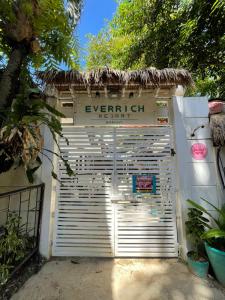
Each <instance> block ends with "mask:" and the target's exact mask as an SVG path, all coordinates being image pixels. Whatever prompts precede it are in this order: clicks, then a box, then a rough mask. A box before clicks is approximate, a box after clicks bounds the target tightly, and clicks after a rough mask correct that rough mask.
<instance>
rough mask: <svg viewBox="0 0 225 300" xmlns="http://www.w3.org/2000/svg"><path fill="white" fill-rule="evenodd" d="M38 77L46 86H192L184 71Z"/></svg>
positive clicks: (68, 73) (73, 72)
mask: <svg viewBox="0 0 225 300" xmlns="http://www.w3.org/2000/svg"><path fill="white" fill-rule="evenodd" d="M37 75H38V77H39V78H40V79H42V80H43V81H44V82H46V83H47V84H57V85H60V84H77V85H97V86H102V85H106V84H119V85H132V84H139V85H150V86H160V85H178V84H179V85H183V86H190V85H193V80H192V78H191V74H190V73H189V72H188V71H186V70H184V69H170V68H167V69H162V70H157V69H155V68H149V69H145V70H137V71H118V70H112V69H109V68H104V69H98V70H94V71H90V72H78V71H76V70H71V71H56V70H52V71H48V72H38V74H37Z"/></svg>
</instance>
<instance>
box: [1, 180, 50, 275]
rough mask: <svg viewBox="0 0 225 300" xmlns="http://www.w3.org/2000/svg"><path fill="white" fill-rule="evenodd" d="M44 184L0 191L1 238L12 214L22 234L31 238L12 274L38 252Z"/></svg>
mask: <svg viewBox="0 0 225 300" xmlns="http://www.w3.org/2000/svg"><path fill="white" fill-rule="evenodd" d="M43 196H44V184H38V185H33V186H29V187H25V188H19V189H16V190H13V191H9V192H4V193H0V239H1V237H3V236H4V234H5V226H6V224H7V222H9V219H10V218H11V217H12V216H15V217H16V218H17V219H18V220H19V222H18V230H19V232H20V234H21V235H23V236H26V237H27V238H28V239H29V247H28V249H27V251H26V254H25V256H24V258H23V259H22V260H21V261H20V262H19V263H18V264H16V265H15V268H14V270H12V272H11V274H10V275H11V276H13V274H15V273H16V272H18V270H19V269H20V268H21V267H22V266H23V265H24V264H25V263H26V262H27V261H28V260H29V259H30V258H31V257H32V256H34V255H35V254H36V253H37V252H38V248H39V239H40V222H41V214H42V206H43Z"/></svg>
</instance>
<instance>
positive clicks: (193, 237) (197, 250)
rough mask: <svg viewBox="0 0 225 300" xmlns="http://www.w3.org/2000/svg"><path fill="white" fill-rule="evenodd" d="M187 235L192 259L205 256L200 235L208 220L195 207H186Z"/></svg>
mask: <svg viewBox="0 0 225 300" xmlns="http://www.w3.org/2000/svg"><path fill="white" fill-rule="evenodd" d="M185 225H186V232H187V236H188V237H189V239H190V241H191V244H192V246H193V251H191V252H190V254H191V257H192V258H193V259H194V260H201V259H202V258H204V257H205V250H204V243H203V240H202V238H201V236H202V235H203V234H204V232H205V227H207V226H208V220H207V219H206V218H204V217H203V213H202V212H201V211H199V210H198V209H196V208H188V220H187V221H186V222H185Z"/></svg>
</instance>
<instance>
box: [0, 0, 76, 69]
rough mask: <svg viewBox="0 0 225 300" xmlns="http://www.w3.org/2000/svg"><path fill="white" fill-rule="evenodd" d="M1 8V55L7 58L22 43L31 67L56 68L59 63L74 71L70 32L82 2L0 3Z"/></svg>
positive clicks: (29, 0) (22, 0)
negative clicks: (26, 50) (27, 49)
mask: <svg viewBox="0 0 225 300" xmlns="http://www.w3.org/2000/svg"><path fill="white" fill-rule="evenodd" d="M0 7H1V10H0V52H3V53H5V54H6V55H10V52H11V50H12V48H13V47H14V46H16V44H17V43H22V42H24V41H25V42H26V46H27V47H29V52H28V53H27V58H28V59H29V60H30V61H31V62H32V64H33V66H34V67H40V66H43V67H47V68H50V67H55V66H58V63H60V62H61V61H63V62H64V63H65V64H66V65H69V66H70V67H77V62H78V60H77V58H78V55H77V43H76V40H75V39H74V36H73V32H74V28H75V25H76V23H77V20H78V18H79V15H80V9H81V1H78V0H71V1H63V0H38V1H36V0H20V1H19V0H16V1H15V0H7V1H6V0H0Z"/></svg>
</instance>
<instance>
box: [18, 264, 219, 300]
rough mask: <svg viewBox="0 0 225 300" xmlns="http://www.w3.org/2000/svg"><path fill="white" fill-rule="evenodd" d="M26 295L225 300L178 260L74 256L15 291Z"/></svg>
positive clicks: (52, 299)
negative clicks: (84, 257)
mask: <svg viewBox="0 0 225 300" xmlns="http://www.w3.org/2000/svg"><path fill="white" fill-rule="evenodd" d="M76 262H77V263H76ZM28 299H29V300H30V299H32V300H164V299H166V300H167V299H171V300H192V299H194V300H203V299H204V300H211V299H212V300H223V299H224V300H225V294H224V292H223V291H222V289H220V288H216V287H215V286H214V285H213V284H212V283H211V282H209V281H204V280H201V279H199V278H197V277H195V276H193V275H191V274H190V272H189V271H188V270H187V268H186V266H185V265H184V264H182V263H179V262H177V261H175V260H157V259H114V260H113V259H77V260H76V259H75V264H74V263H71V261H70V260H65V261H51V262H49V263H47V264H46V265H44V267H43V268H42V270H41V271H40V272H39V273H38V274H37V275H35V276H33V277H31V278H30V279H29V280H28V281H27V282H26V284H25V285H24V287H23V288H22V289H21V290H20V291H19V292H18V293H17V294H15V295H14V296H13V297H12V300H28Z"/></svg>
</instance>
